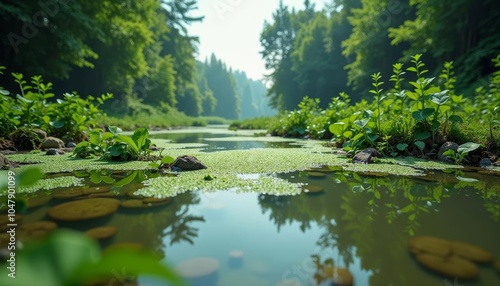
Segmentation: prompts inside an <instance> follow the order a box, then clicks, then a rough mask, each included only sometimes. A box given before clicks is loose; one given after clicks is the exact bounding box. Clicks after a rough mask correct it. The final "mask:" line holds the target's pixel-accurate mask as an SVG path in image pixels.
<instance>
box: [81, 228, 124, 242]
mask: <svg viewBox="0 0 500 286" xmlns="http://www.w3.org/2000/svg"><path fill="white" fill-rule="evenodd" d="M117 232H118V228H116V227H114V226H100V227H96V228H92V229H89V230H87V231H86V232H85V234H86V235H87V236H90V237H92V238H93V239H97V240H102V239H106V238H110V237H112V236H113V235H115V234H116V233H117Z"/></svg>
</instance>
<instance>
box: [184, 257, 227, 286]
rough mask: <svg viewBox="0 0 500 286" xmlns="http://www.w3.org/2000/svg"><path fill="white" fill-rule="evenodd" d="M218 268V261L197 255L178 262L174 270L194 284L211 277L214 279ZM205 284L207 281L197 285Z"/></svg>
mask: <svg viewBox="0 0 500 286" xmlns="http://www.w3.org/2000/svg"><path fill="white" fill-rule="evenodd" d="M218 269H219V261H217V260H216V259H214V258H211V257H197V258H192V259H188V260H185V261H183V262H181V263H179V264H178V265H177V266H176V267H175V270H176V271H177V272H178V273H179V274H180V275H181V276H182V277H184V278H186V279H188V281H189V282H192V284H195V283H196V282H198V281H199V282H201V283H203V282H208V281H210V280H211V279H215V278H216V275H217V271H218ZM213 277H215V278H213ZM193 282H194V283H193ZM190 284H191V283H190ZM206 284H207V283H203V284H199V285H206ZM196 285H198V284H196ZM208 285H212V284H208Z"/></svg>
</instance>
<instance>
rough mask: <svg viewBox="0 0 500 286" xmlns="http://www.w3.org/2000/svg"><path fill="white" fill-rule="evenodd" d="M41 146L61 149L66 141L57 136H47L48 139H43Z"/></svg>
mask: <svg viewBox="0 0 500 286" xmlns="http://www.w3.org/2000/svg"><path fill="white" fill-rule="evenodd" d="M41 147H42V149H50V148H55V149H61V148H64V142H63V141H62V140H61V139H59V138H56V137H47V139H45V141H43V143H42V146H41Z"/></svg>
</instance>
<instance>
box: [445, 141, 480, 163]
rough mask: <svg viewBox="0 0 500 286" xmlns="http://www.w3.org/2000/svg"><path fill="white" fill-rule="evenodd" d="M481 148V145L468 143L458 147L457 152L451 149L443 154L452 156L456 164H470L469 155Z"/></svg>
mask: <svg viewBox="0 0 500 286" xmlns="http://www.w3.org/2000/svg"><path fill="white" fill-rule="evenodd" d="M479 147H481V145H479V144H477V143H474V142H467V143H464V144H462V145H460V146H458V148H457V151H456V152H455V150H453V149H449V150H447V151H446V152H444V153H443V156H450V157H451V158H452V159H453V161H455V163H456V164H460V163H463V162H468V161H467V159H466V157H467V154H469V153H470V152H472V151H474V150H476V149H477V148H479Z"/></svg>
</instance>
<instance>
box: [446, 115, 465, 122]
mask: <svg viewBox="0 0 500 286" xmlns="http://www.w3.org/2000/svg"><path fill="white" fill-rule="evenodd" d="M448 119H449V120H450V121H451V122H454V123H463V122H464V120H463V119H462V117H460V116H458V115H455V114H453V115H450V117H448Z"/></svg>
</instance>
